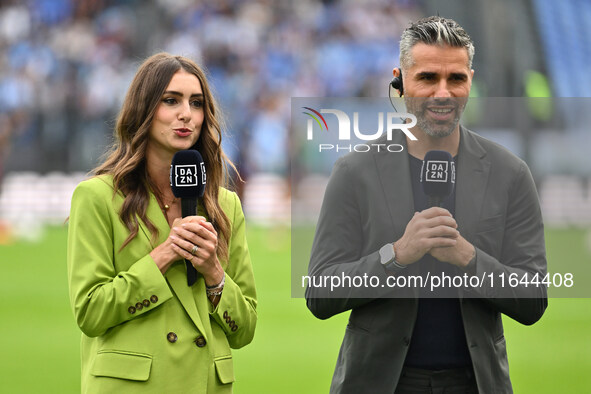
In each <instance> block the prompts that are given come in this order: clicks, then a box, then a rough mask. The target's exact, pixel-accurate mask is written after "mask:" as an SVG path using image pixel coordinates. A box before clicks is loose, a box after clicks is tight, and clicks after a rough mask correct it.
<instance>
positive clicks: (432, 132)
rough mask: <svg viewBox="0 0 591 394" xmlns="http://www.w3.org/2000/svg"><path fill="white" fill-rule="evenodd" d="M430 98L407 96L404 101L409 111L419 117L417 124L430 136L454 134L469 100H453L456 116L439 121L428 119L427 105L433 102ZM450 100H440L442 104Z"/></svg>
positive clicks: (440, 136) (442, 136) (437, 136)
mask: <svg viewBox="0 0 591 394" xmlns="http://www.w3.org/2000/svg"><path fill="white" fill-rule="evenodd" d="M427 100H429V99H423V98H414V97H412V98H411V97H407V98H406V99H405V100H404V101H405V104H406V109H407V112H409V113H411V114H413V115H415V116H416V118H417V126H416V127H418V128H419V129H421V130H422V131H423V132H424V133H425V134H427V135H428V136H429V137H434V138H445V137H448V136H450V135H451V134H453V132H454V130H455V129H456V127H458V124H459V123H460V118H461V117H462V113H463V112H464V109H465V108H466V103H467V100H462V101H460V102H458V100H451V102H453V104H454V107H455V116H454V117H453V119H451V120H450V121H447V122H439V123H438V122H437V121H435V120H428V119H427V116H426V112H427V106H428V103H432V101H427ZM449 103H450V100H449V99H448V100H446V101H442V102H438V104H440V105H445V104H449Z"/></svg>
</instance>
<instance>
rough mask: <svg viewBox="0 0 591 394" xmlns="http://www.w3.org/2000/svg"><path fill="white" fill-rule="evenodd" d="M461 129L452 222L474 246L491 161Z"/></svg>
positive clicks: (469, 134) (473, 139)
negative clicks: (455, 223) (454, 221)
mask: <svg viewBox="0 0 591 394" xmlns="http://www.w3.org/2000/svg"><path fill="white" fill-rule="evenodd" d="M460 130H461V134H460V147H459V150H458V168H457V173H456V208H455V210H456V211H455V219H456V222H457V223H458V230H459V231H460V233H461V234H462V236H463V237H464V238H466V239H467V240H468V241H469V242H471V243H473V241H474V240H473V239H472V238H473V234H475V232H476V226H477V224H478V221H479V220H480V218H481V215H482V202H483V201H484V193H485V191H486V184H487V182H488V177H489V173H490V161H489V160H488V158H487V157H486V151H485V150H484V148H483V147H482V146H481V145H480V144H479V143H478V141H477V140H476V138H474V136H473V135H472V134H471V132H470V131H468V130H466V129H465V128H463V127H461V129H460Z"/></svg>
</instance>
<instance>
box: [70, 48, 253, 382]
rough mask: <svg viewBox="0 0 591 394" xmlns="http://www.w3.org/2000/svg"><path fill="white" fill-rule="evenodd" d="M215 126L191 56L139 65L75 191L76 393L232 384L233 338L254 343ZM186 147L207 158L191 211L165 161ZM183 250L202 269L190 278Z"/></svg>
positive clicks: (244, 254) (241, 232) (241, 246)
mask: <svg viewBox="0 0 591 394" xmlns="http://www.w3.org/2000/svg"><path fill="white" fill-rule="evenodd" d="M221 136H222V130H221V125H220V114H219V110H218V108H217V105H216V103H215V101H214V98H213V95H212V93H211V91H210V88H209V86H208V83H207V80H206V78H205V74H204V73H203V71H202V70H201V69H200V68H199V67H198V66H197V65H196V64H195V63H194V62H192V61H191V60H189V59H187V58H184V57H180V56H172V55H169V54H166V53H159V54H156V55H154V56H152V57H150V58H148V59H147V60H146V61H145V62H144V63H143V64H142V65H141V66H140V68H139V70H138V72H137V74H136V75H135V78H134V80H133V81H132V83H131V86H130V88H129V91H128V93H127V96H126V98H125V101H124V103H123V106H122V109H121V111H120V113H119V116H118V118H117V123H116V126H115V137H116V138H115V142H114V144H113V146H112V148H111V150H110V152H109V153H108V155H107V157H106V160H105V161H104V162H103V163H102V164H101V165H99V166H98V167H97V168H96V169H95V170H94V171H93V174H94V176H93V177H92V178H91V179H89V180H86V181H84V182H82V183H80V185H78V187H77V188H76V190H75V191H74V195H73V197H72V207H71V211H70V220H69V234H68V281H69V287H70V301H71V305H72V309H73V311H74V315H75V317H76V321H77V323H78V325H79V327H80V329H81V330H82V341H81V359H82V392H84V393H99V392H101V393H106V392H122V393H133V392H142V393H148V392H153V393H163V392H169V393H174V392H178V393H180V392H183V393H184V392H191V393H226V392H232V383H233V381H234V371H233V363H232V354H231V351H230V348H239V347H242V346H244V345H247V344H248V343H250V342H251V340H252V338H253V336H254V330H255V326H256V321H257V314H256V292H255V286H254V277H253V273H252V266H251V262H250V256H249V252H248V246H247V243H246V237H245V223H244V215H243V213H242V208H241V205H240V201H239V200H238V197H237V196H236V194H235V193H233V192H230V191H229V190H227V189H225V188H224V187H223V186H224V183H225V181H226V180H227V179H229V176H228V167H232V168H233V165H232V163H231V162H230V161H229V160H228V158H227V157H226V156H225V155H224V153H223V151H222V148H221ZM185 149H196V150H198V151H199V152H200V153H201V155H202V156H203V160H204V162H205V166H206V170H207V187H206V189H205V195H204V196H203V199H202V200H200V201H201V202H200V204H199V207H198V214H197V215H195V216H188V217H185V218H181V203H180V200H179V199H177V198H175V197H174V195H173V193H172V190H171V187H170V183H169V169H170V163H171V160H172V157H173V156H174V154H175V153H176V152H178V151H180V150H185ZM185 259H186V260H188V261H190V262H191V264H192V266H193V267H194V268H195V269H196V270H197V272H198V273H199V274H200V275H198V279H197V281H196V282H195V283H194V284H192V285H191V286H188V285H187V273H186V269H185V265H184V263H183V260H185Z"/></svg>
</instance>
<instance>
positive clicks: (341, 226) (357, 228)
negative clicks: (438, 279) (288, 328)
mask: <svg viewBox="0 0 591 394" xmlns="http://www.w3.org/2000/svg"><path fill="white" fill-rule="evenodd" d="M460 133H461V135H460V147H459V152H458V165H457V178H456V179H457V183H456V205H455V219H456V221H457V223H458V226H459V227H458V229H459V231H460V233H461V234H462V236H463V237H464V238H466V239H467V240H468V241H469V242H471V243H472V244H473V245H474V246H475V247H476V260H475V262H474V263H471V264H470V266H468V267H467V268H466V272H468V273H469V274H470V275H478V276H479V277H482V275H483V274H486V277H488V274H490V273H493V275H494V276H495V279H496V282H495V287H492V288H491V287H490V286H487V285H485V286H483V287H482V288H480V289H476V290H468V289H461V290H459V296H460V300H461V302H460V305H461V311H462V316H463V320H464V328H465V332H466V341H467V344H468V348H469V350H470V356H471V358H472V362H473V367H474V372H475V375H476V381H477V383H478V389H479V392H480V393H481V394H484V393H495V394H497V393H512V388H511V381H510V379H509V366H508V362H507V352H506V347H505V337H504V335H503V325H502V322H501V313H504V314H505V315H507V316H509V317H511V318H513V319H515V320H517V321H519V322H520V323H523V324H527V325H529V324H533V323H535V322H536V321H537V320H538V319H540V317H541V316H542V314H543V313H544V310H545V309H546V306H547V293H546V289H545V288H544V287H535V286H533V287H532V286H528V287H522V286H520V287H516V288H509V286H508V285H507V282H506V283H505V288H504V289H501V288H500V282H499V281H498V279H497V278H498V275H499V274H501V273H504V274H505V276H506V278H507V277H508V275H509V274H510V273H518V274H519V278H521V277H522V276H523V275H524V274H526V273H527V274H528V275H529V276H530V277H531V276H533V275H534V274H536V273H537V274H539V275H541V276H543V275H545V274H546V253H545V245H544V231H543V223H542V217H541V212H540V206H539V201H538V196H537V193H536V189H535V185H534V182H533V179H532V176H531V173H530V171H529V168H528V167H527V165H526V164H525V163H524V162H523V161H522V160H521V159H519V158H517V157H516V156H514V155H513V154H511V153H510V152H509V151H507V150H506V149H504V148H503V147H501V146H499V145H497V144H495V143H493V142H491V141H489V140H487V139H485V138H483V137H480V136H478V135H477V134H475V133H473V132H471V131H469V130H467V129H465V128H461V129H460ZM396 137H397V138H396V139H395V140H393V141H392V142H391V143H397V144H401V145H403V146H404V147H405V150H404V152H401V153H390V152H388V151H387V150H386V149H384V148H382V149H380V152H377V151H376V149H374V151H372V152H367V153H353V154H349V155H347V156H345V157H343V158H341V159H339V160H338V161H337V162H336V163H335V166H334V169H333V173H332V175H331V177H330V181H329V183H328V186H327V189H326V193H325V196H324V202H323V205H322V209H321V213H320V217H319V220H318V225H317V228H316V235H315V238H314V244H313V247H312V254H311V259H310V266H309V275H310V276H313V275H316V276H318V275H339V276H340V275H343V274H345V275H349V276H351V277H352V276H354V275H360V276H363V275H364V274H367V275H376V276H378V277H379V278H380V279H381V280H382V281H383V282H381V283H385V279H386V277H387V276H386V273H385V271H384V269H383V267H382V266H381V264H380V257H379V253H378V251H379V249H380V247H382V246H383V245H384V244H386V243H388V242H394V241H395V240H397V239H399V238H400V237H401V236H402V235H403V233H404V230H405V228H406V225H407V223H408V222H409V221H410V219H411V217H412V215H413V213H414V206H413V195H412V186H411V180H410V169H409V162H408V156H407V153H406V141H405V139H404V135H403V134H402V133H399V135H397V136H396ZM381 142H384V143H387V142H386V141H381ZM442 264H444V263H442ZM411 267H412V266H411ZM409 268H410V267H409ZM407 271H410V270H409V269H405V270H402V271H399V272H398V273H397V274H398V275H407ZM335 295H337V296H338V297H339V298H336V297H335ZM416 295H417V290H416V289H413V290H410V293H407V294H406V297H404V298H403V297H401V294H397V295H395V296H397V297H398V298H392V296H393V292H392V290H391V289H388V288H387V287H386V288H376V289H372V290H371V292H368V291H367V289H342V290H341V292H340V293H337V292H334V291H333V292H331V291H330V290H329V289H328V288H319V287H316V288H312V287H308V288H307V290H306V299H307V305H308V308H309V309H310V310H311V311H312V313H313V314H314V315H315V316H317V317H319V318H321V319H326V318H329V317H331V316H333V315H335V314H338V313H341V312H343V311H347V310H351V315H350V318H349V324H348V325H347V328H346V333H345V338H344V340H343V343H342V345H341V350H340V352H339V356H338V361H337V366H336V369H335V372H334V376H333V379H332V385H331V390H330V392H331V393H355V394H359V393H370V392H371V393H378V394H379V393H394V390H395V388H396V385H397V383H398V379H399V377H400V372H401V370H402V367H403V364H404V360H405V357H406V352H407V350H408V346H409V343H410V339H411V334H412V332H413V326H414V323H415V320H416V313H417V299H416ZM475 296H476V297H475ZM433 335H437V333H433ZM442 340H445V339H442Z"/></svg>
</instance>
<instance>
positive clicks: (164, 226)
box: [140, 193, 209, 340]
mask: <svg viewBox="0 0 591 394" xmlns="http://www.w3.org/2000/svg"><path fill="white" fill-rule="evenodd" d="M146 216H147V217H149V218H150V219H151V220H152V223H154V225H155V226H156V228H157V229H158V239H157V240H156V242H153V240H152V233H150V230H148V228H147V227H146V225H145V223H144V222H143V221H141V220H140V228H141V230H142V233H143V234H144V236H145V237H146V238H147V240H148V242H149V243H150V244H151V245H152V248H155V247H156V246H158V245H160V244H161V243H162V242H164V241H166V238H167V237H168V234H169V232H170V226H169V225H168V221H167V220H166V217H165V216H164V214H163V213H162V210H161V209H160V206H159V205H158V201H157V200H156V197H155V196H154V194H152V193H150V203H149V204H148V209H147V212H146ZM164 276H165V277H166V280H167V281H168V284H169V285H170V287H171V288H172V291H173V292H174V293H175V294H176V296H177V298H178V299H179V301H180V302H181V304H182V305H183V308H184V309H185V311H187V314H188V315H189V317H190V318H191V320H193V323H195V325H196V326H197V329H199V331H200V332H201V334H202V335H203V336H205V339H206V340H207V339H208V338H207V332H206V330H205V325H204V324H203V321H204V320H202V319H204V316H200V314H199V312H198V310H197V300H196V299H197V298H205V297H195V296H194V294H193V288H194V287H196V286H198V284H199V286H201V283H202V282H203V280H199V277H198V279H197V283H195V284H194V285H193V286H192V287H189V286H187V271H186V268H185V264H184V261H183V262H182V264H180V263H178V262H175V263H173V264H172V265H171V267H170V268H169V269H168V270H167V271H166V274H164ZM196 290H199V289H196ZM201 290H202V291H203V292H205V290H204V289H201ZM199 307H200V308H203V307H204V308H205V311H206V312H207V313H206V314H209V312H208V309H207V305H199Z"/></svg>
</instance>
